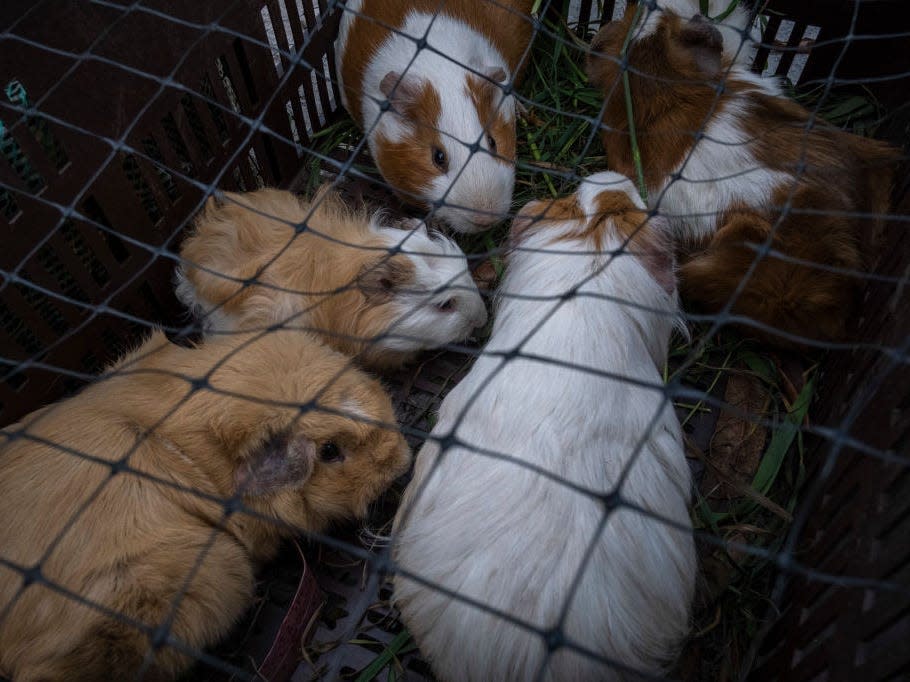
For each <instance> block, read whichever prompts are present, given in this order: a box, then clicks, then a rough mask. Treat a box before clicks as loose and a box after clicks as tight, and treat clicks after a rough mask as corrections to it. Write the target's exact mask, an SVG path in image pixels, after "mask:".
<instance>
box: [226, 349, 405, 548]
mask: <svg viewBox="0 0 910 682" xmlns="http://www.w3.org/2000/svg"><path fill="white" fill-rule="evenodd" d="M282 334H284V335H285V337H284V340H283V341H282V343H284V344H286V345H289V346H294V345H295V344H299V343H300V341H299V339H295V338H294V336H288V335H289V334H291V335H295V336H299V334H295V333H294V332H282ZM315 343H317V344H318V342H315ZM261 351H262V352H268V349H266V348H264V347H263V348H262V349H261ZM324 351H325V352H324V353H323V352H320V353H316V354H315V355H314V354H308V355H305V356H301V357H299V358H298V359H297V362H296V364H295V365H291V366H285V365H284V363H283V360H286V359H289V358H290V356H288V357H284V356H285V355H286V353H276V354H274V361H267V362H269V363H270V367H271V369H270V370H266V371H265V372H264V375H265V376H266V377H267V378H268V379H269V380H270V381H268V383H270V384H271V386H272V389H271V390H270V391H269V395H270V396H271V398H270V402H271V403H273V404H261V403H260V404H255V403H253V404H250V405H249V406H248V407H247V408H246V409H245V410H244V411H243V412H242V413H238V412H237V411H236V410H235V411H233V415H232V416H231V415H228V414H226V415H225V417H224V418H223V419H219V420H218V421H217V424H216V431H217V433H218V434H219V437H220V439H221V440H222V442H223V443H224V444H225V448H226V449H227V450H228V451H231V452H235V453H236V462H237V463H236V468H235V471H234V476H233V486H234V491H235V492H238V493H240V494H242V495H243V498H244V501H245V502H246V503H248V504H249V505H250V506H251V507H253V508H256V509H260V510H263V511H265V512H266V513H268V514H272V515H274V516H275V517H277V518H278V519H279V520H280V521H282V522H283V523H287V524H290V525H292V526H294V527H296V528H299V529H302V530H305V531H319V530H322V529H324V528H325V527H326V526H327V525H328V524H329V523H331V522H332V521H334V520H340V519H350V518H362V517H363V516H364V515H365V514H366V512H367V509H368V506H369V504H370V503H371V502H372V501H373V500H375V499H376V498H377V497H378V496H379V495H380V494H381V493H382V492H383V491H384V490H385V489H386V488H388V486H389V485H390V484H391V483H392V482H393V481H394V480H395V479H396V478H398V477H399V476H401V475H402V474H404V473H405V472H406V471H407V469H408V467H409V466H410V461H411V452H410V449H409V447H408V445H407V443H406V442H405V440H404V438H403V437H402V435H401V433H400V432H399V431H398V428H397V426H396V419H395V413H394V410H393V408H392V404H391V401H390V399H389V396H388V394H387V393H386V391H385V390H384V389H383V388H382V386H381V385H380V384H379V382H378V381H376V380H375V379H372V378H370V377H369V376H368V375H366V374H365V373H364V372H362V371H361V370H358V369H356V368H354V367H352V366H351V364H350V360H349V359H348V358H345V357H344V356H341V355H340V354H338V353H334V352H333V351H330V350H328V349H324ZM292 355H293V353H292ZM279 373H280V376H278V374H279ZM217 383H218V382H217V375H216V377H215V379H214V380H213V384H215V385H217ZM266 383H267V382H266V381H263V386H265V384H266ZM254 392H255V391H254ZM251 397H254V396H251ZM227 412H232V411H231V410H227ZM232 417H233V418H232Z"/></svg>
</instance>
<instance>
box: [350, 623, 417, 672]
mask: <svg viewBox="0 0 910 682" xmlns="http://www.w3.org/2000/svg"><path fill="white" fill-rule="evenodd" d="M409 639H411V633H410V632H408V631H407V630H402V631H401V632H399V633H398V634H397V635H395V639H393V640H392V641H391V642H389V646H387V647H386V648H385V649H384V650H383V651H382V653H381V654H379V655H378V656H377V657H376V658H374V659H373V662H372V663H370V664H369V665H368V666H367V667H366V668H364V669H363V670H362V671H361V672H360V674H359V675H358V676H357V682H370V680H372V679H373V678H374V677H376V676H377V675H378V674H379V673H380V672H381V671H382V669H383V668H385V667H386V666H387V665H388V664H389V663H390V662H391V661H392V659H393V658H395V656H396V655H397V654H398V652H399V651H400V650H401V649H402V647H404V645H405V644H407V642H408V640H409Z"/></svg>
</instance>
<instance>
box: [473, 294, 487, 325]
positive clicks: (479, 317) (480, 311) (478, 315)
mask: <svg viewBox="0 0 910 682" xmlns="http://www.w3.org/2000/svg"><path fill="white" fill-rule="evenodd" d="M470 322H471V329H479V328H480V327H483V326H484V325H486V323H487V307H486V306H485V305H484V304H483V300H482V299H481V301H480V306H479V307H478V308H477V310H475V311H474V314H473V315H472V316H471V320H470Z"/></svg>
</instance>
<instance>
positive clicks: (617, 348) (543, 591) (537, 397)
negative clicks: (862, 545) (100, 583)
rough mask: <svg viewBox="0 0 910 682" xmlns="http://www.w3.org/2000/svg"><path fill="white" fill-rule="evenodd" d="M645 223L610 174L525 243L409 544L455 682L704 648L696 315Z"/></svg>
mask: <svg viewBox="0 0 910 682" xmlns="http://www.w3.org/2000/svg"><path fill="white" fill-rule="evenodd" d="M646 220H647V216H646V214H645V209H644V205H643V204H642V202H641V200H640V199H639V198H638V197H637V196H636V194H635V190H634V188H633V186H632V183H631V182H629V180H627V179H626V178H624V177H622V176H619V175H617V174H615V173H599V174H597V175H593V176H591V177H589V178H587V179H586V180H584V181H583V182H582V184H581V185H580V187H579V189H578V191H577V192H576V193H575V194H574V195H572V196H568V197H565V198H562V199H559V200H557V201H554V202H543V201H534V202H531V203H530V204H528V205H527V206H525V207H524V208H523V209H522V210H521V211H520V212H519V214H518V216H517V217H516V218H515V220H514V222H513V224H512V233H511V240H512V245H513V247H514V250H513V251H512V252H511V253H510V254H509V255H508V258H507V267H506V273H505V277H504V279H503V281H502V284H501V287H500V290H499V293H498V297H497V309H496V310H497V314H496V317H495V321H494V325H493V332H492V336H491V337H490V340H489V342H488V343H487V346H486V347H485V349H484V352H483V353H482V354H481V355H480V357H479V358H478V359H477V362H476V363H475V364H474V366H473V368H472V369H471V371H470V373H469V374H468V375H467V376H466V377H465V378H464V380H462V381H461V382H460V383H459V384H458V385H457V386H455V388H454V389H453V390H452V391H451V392H450V393H449V394H448V395H447V396H446V398H445V400H444V401H443V402H442V405H441V407H440V410H439V420H438V422H437V423H436V426H435V427H434V428H433V431H432V434H431V437H430V439H428V441H427V443H426V444H424V446H423V447H422V449H421V450H420V452H419V454H418V455H417V458H416V461H415V466H414V477H413V480H412V481H411V482H410V484H409V485H408V487H407V489H406V491H405V494H404V497H403V500H402V504H401V507H400V509H399V511H398V513H397V515H396V519H395V527H394V528H393V540H392V542H393V546H392V552H393V555H392V556H393V559H394V562H395V565H396V567H397V569H398V571H399V573H398V574H397V575H396V577H395V581H394V599H395V601H396V603H397V605H398V607H399V608H400V610H401V616H402V619H403V621H404V623H405V624H406V625H407V628H408V631H409V632H410V633H411V634H412V635H413V636H414V639H415V641H416V642H417V644H418V646H419V647H420V649H421V651H422V652H423V653H424V654H425V655H426V657H427V660H428V662H429V663H430V665H431V666H432V667H433V670H434V672H435V673H436V674H437V676H438V677H439V678H440V679H442V680H472V681H476V682H480V681H486V680H554V681H555V680H594V679H597V680H619V679H626V673H627V672H628V671H631V670H636V671H641V672H644V673H653V674H656V673H658V672H659V671H661V670H662V669H663V666H664V664H666V663H667V662H668V661H670V660H671V659H672V658H673V656H674V654H675V651H676V648H677V646H678V645H679V644H680V641H681V639H682V638H683V636H684V635H685V634H686V632H687V630H688V627H689V615H690V604H691V602H692V598H693V590H694V584H695V574H696V560H695V547H694V540H693V537H692V532H691V522H690V520H689V514H688V506H687V505H688V500H689V496H690V486H691V480H690V472H689V468H688V465H687V464H686V459H685V456H684V453H683V442H682V435H681V430H680V426H679V422H678V421H677V419H676V416H675V414H674V412H673V407H672V404H671V401H670V400H669V399H668V397H667V396H666V395H665V393H664V384H663V380H662V377H661V369H662V368H663V366H664V362H665V360H666V358H667V347H668V345H669V338H670V334H671V331H672V329H673V327H674V325H675V324H677V323H678V317H679V312H678V306H677V297H676V291H675V285H674V278H673V261H672V256H671V255H670V253H669V247H668V245H667V244H665V243H664V238H663V235H662V231H663V230H662V228H661V226H660V225H659V224H654V223H659V222H660V221H661V220H662V219H661V218H659V217H658V218H654V219H653V220H652V221H651V222H646ZM440 443H444V444H445V449H442V450H441V446H440ZM629 505H632V506H629ZM642 510H643V511H642ZM589 552H590V555H588V553H589ZM576 581H577V582H576ZM440 590H445V592H441V591H440ZM452 594H454V595H457V596H452ZM491 610H492V611H491ZM466 652H467V653H466ZM539 675H540V676H539ZM630 677H631V676H630Z"/></svg>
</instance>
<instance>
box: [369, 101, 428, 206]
mask: <svg viewBox="0 0 910 682" xmlns="http://www.w3.org/2000/svg"><path fill="white" fill-rule="evenodd" d="M441 111H442V106H441V104H440V101H439V93H438V92H437V91H436V88H435V87H433V86H432V85H431V84H430V83H422V84H421V85H420V87H419V91H418V93H417V95H416V96H415V97H414V98H413V100H410V101H408V102H403V103H402V104H401V111H399V112H397V114H400V115H401V116H403V117H404V118H405V119H406V121H407V123H408V125H410V126H411V127H412V129H413V134H411V135H406V136H405V137H404V138H403V139H402V140H399V141H395V140H390V139H389V138H387V137H386V136H385V135H383V134H381V133H380V134H377V135H376V156H375V161H376V165H377V167H378V168H379V172H380V173H382V175H383V177H384V178H385V179H386V180H388V182H389V184H390V185H391V186H392V189H394V190H395V192H396V193H398V194H400V196H401V198H402V199H403V200H404V201H406V202H408V203H411V204H414V203H417V204H420V203H421V202H420V201H419V198H418V197H419V195H420V194H422V193H423V191H424V190H425V189H426V188H427V186H428V183H429V182H430V181H431V180H432V179H433V178H435V177H436V176H438V175H440V174H441V173H443V172H444V171H442V170H440V169H439V168H437V167H436V166H435V165H434V164H433V148H434V147H440V148H441V147H442V146H443V145H442V137H441V136H440V133H439V115H440V112H441ZM383 115H384V116H394V115H396V114H394V113H392V112H390V111H387V112H386V113H385V114H383ZM423 207H424V208H429V206H426V205H425V204H424V205H423Z"/></svg>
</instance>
